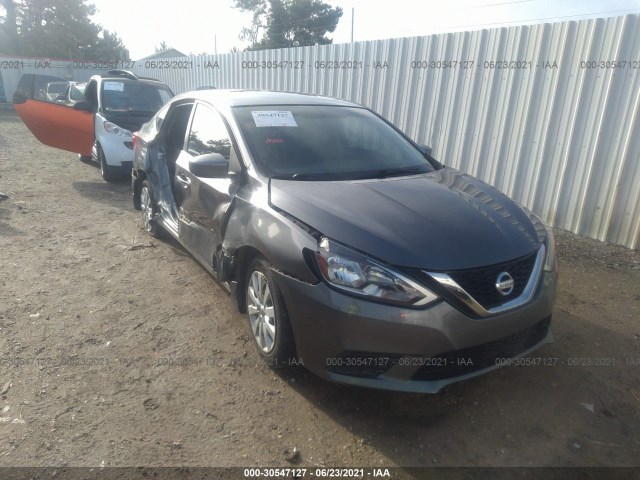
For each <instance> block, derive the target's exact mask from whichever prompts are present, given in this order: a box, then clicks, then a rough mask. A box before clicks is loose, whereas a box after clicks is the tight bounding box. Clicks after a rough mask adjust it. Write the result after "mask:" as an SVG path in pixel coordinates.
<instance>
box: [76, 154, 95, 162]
mask: <svg viewBox="0 0 640 480" xmlns="http://www.w3.org/2000/svg"><path fill="white" fill-rule="evenodd" d="M78 158H79V159H80V161H81V162H83V163H89V162H91V161H92V160H93V158H92V157H91V155H80V154H78Z"/></svg>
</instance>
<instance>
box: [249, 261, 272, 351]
mask: <svg viewBox="0 0 640 480" xmlns="http://www.w3.org/2000/svg"><path fill="white" fill-rule="evenodd" d="M247 312H248V313H249V322H250V323H251V330H252V331H253V336H254V337H255V339H256V342H257V343H258V346H259V347H260V349H261V350H262V351H263V352H265V353H269V352H271V350H273V346H274V343H275V340H276V316H275V310H274V302H273V296H272V294H271V289H270V288H269V284H268V283H267V279H266V277H265V276H264V275H263V274H262V273H261V272H258V271H254V272H253V273H252V274H251V277H250V279H249V285H247Z"/></svg>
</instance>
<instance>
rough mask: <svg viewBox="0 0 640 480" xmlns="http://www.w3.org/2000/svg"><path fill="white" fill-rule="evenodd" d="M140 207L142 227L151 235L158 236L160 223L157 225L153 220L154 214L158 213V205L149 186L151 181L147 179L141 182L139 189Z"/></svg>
mask: <svg viewBox="0 0 640 480" xmlns="http://www.w3.org/2000/svg"><path fill="white" fill-rule="evenodd" d="M140 209H141V210H142V223H143V224H144V229H145V230H146V231H147V232H148V233H149V235H151V236H152V237H159V236H160V225H158V223H157V222H156V220H155V216H156V215H157V213H158V206H157V204H156V200H155V197H154V196H153V189H152V188H151V182H149V180H145V181H144V182H142V188H141V189H140Z"/></svg>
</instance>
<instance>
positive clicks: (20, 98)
mask: <svg viewBox="0 0 640 480" xmlns="http://www.w3.org/2000/svg"><path fill="white" fill-rule="evenodd" d="M28 99H29V97H27V94H26V93H24V92H14V94H13V103H14V104H20V103H24V102H26V101H27V100H28Z"/></svg>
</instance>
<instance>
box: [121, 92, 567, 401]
mask: <svg viewBox="0 0 640 480" xmlns="http://www.w3.org/2000/svg"><path fill="white" fill-rule="evenodd" d="M134 144H135V147H134V148H135V161H134V165H133V172H132V187H133V201H134V206H135V207H136V208H138V209H141V210H142V216H143V219H144V225H145V227H146V229H147V230H148V232H149V233H150V234H152V235H159V234H161V233H168V234H169V235H171V236H173V237H174V238H176V239H177V240H178V241H179V242H180V243H181V244H182V245H184V247H185V248H186V249H187V250H188V251H189V252H191V254H193V256H194V257H195V258H196V259H197V260H198V261H199V262H201V263H202V265H204V266H205V267H206V268H207V269H208V270H209V271H210V272H211V273H212V274H213V275H214V276H215V277H216V278H217V279H218V280H219V281H220V282H222V283H223V284H224V285H226V286H227V287H228V289H229V291H230V296H231V299H232V301H233V302H234V304H235V305H236V307H237V308H238V309H239V310H240V311H241V312H244V313H246V314H247V319H248V321H247V323H248V328H249V329H250V331H251V333H252V335H253V337H254V339H255V345H256V347H257V351H258V352H259V354H260V355H261V357H262V358H263V359H264V360H265V361H266V362H267V363H268V364H269V365H270V366H272V367H274V368H278V367H283V366H290V365H299V364H303V365H304V366H305V367H306V368H308V369H309V370H311V371H312V372H314V373H316V374H317V375H319V376H321V377H323V378H325V379H329V380H333V381H336V382H342V383H349V384H354V385H360V386H366V387H374V388H382V389H391V390H403V391H417V392H437V391H438V390H440V389H441V388H442V387H443V386H445V385H447V384H448V383H451V382H455V381H459V380H462V379H465V378H469V377H472V376H476V375H479V374H482V373H485V372H487V371H490V370H492V369H494V368H497V367H499V366H501V365H504V364H505V363H508V360H509V359H511V358H514V357H519V356H522V355H526V354H527V353H529V352H531V351H533V350H535V349H536V348H538V347H540V346H541V345H543V344H545V343H546V342H549V341H550V340H551V332H550V322H551V311H552V306H553V301H554V296H555V289H556V280H557V267H556V260H555V250H554V240H553V235H552V232H551V230H550V229H549V228H547V227H545V225H543V224H542V222H541V221H540V220H539V219H538V218H537V217H536V216H535V215H533V214H532V213H531V212H529V211H526V210H525V209H523V208H521V207H519V206H518V205H516V204H515V203H514V202H513V201H512V200H510V199H509V198H507V197H506V196H505V195H503V194H502V193H500V192H498V191H497V190H495V189H494V188H492V187H490V186H488V185H486V184H485V183H483V182H481V181H479V180H477V179H475V178H473V177H471V176H469V175H466V174H464V173H461V172H459V171H456V170H454V169H452V168H448V167H443V165H441V164H440V163H439V162H438V161H436V160H435V159H434V158H433V157H432V156H431V152H430V149H429V148H428V147H426V146H422V145H417V144H415V143H414V142H413V141H412V140H410V139H409V138H408V137H407V136H406V135H404V134H403V133H402V132H400V131H399V130H397V129H396V128H395V127H394V126H393V125H391V124H390V123H389V122H387V121H386V120H384V119H383V118H381V117H380V116H378V115H377V114H375V113H374V112H372V111H371V110H369V109H367V108H364V107H361V106H358V105H354V104H352V103H348V102H344V101H340V100H335V99H330V98H324V97H318V96H308V95H300V94H290V93H276V92H262V91H239V90H238V91H225V90H209V91H198V92H188V93H185V94H182V95H179V96H177V97H175V98H174V99H173V100H172V101H171V102H169V103H168V104H167V105H165V106H164V107H163V108H162V109H161V110H160V111H159V112H158V113H157V114H156V115H155V116H154V117H153V118H152V119H151V120H150V121H149V122H148V123H146V124H145V125H144V126H143V127H142V129H141V130H140V131H139V132H137V133H136V134H135V135H134Z"/></svg>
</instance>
